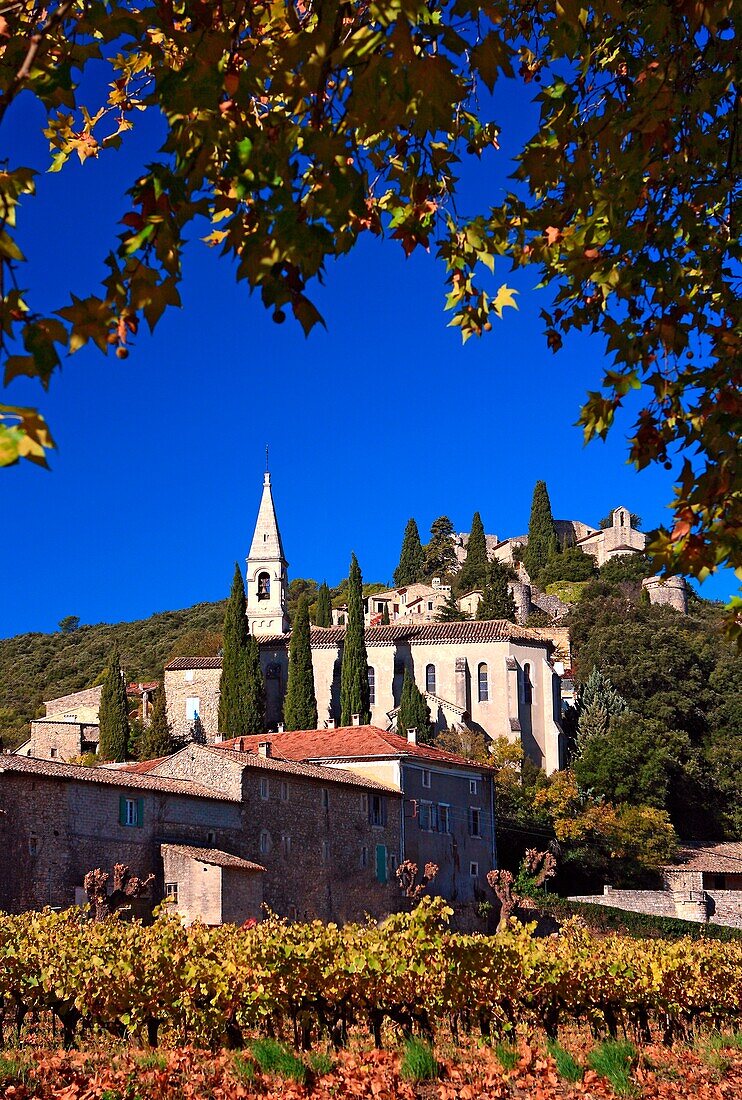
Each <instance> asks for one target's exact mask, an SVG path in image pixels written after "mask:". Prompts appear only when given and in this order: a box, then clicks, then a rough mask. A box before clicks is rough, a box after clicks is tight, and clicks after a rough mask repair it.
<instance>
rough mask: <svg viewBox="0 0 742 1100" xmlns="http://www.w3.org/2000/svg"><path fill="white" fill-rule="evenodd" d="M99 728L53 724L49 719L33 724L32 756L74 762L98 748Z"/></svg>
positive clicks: (78, 724) (83, 725)
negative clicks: (76, 758)
mask: <svg viewBox="0 0 742 1100" xmlns="http://www.w3.org/2000/svg"><path fill="white" fill-rule="evenodd" d="M98 734H99V730H98V726H93V725H86V724H85V723H84V722H69V721H67V722H63V721H59V722H52V721H50V720H49V719H46V718H45V719H43V720H42V721H36V722H32V723H31V753H30V755H31V756H35V757H38V758H39V759H42V760H59V761H62V762H65V761H69V760H73V759H74V758H75V757H78V756H80V755H81V754H82V753H85V752H96V751H97V748H98Z"/></svg>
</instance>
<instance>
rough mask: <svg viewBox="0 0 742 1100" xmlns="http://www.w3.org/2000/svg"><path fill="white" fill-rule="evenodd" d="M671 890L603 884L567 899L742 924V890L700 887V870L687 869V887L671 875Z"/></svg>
mask: <svg viewBox="0 0 742 1100" xmlns="http://www.w3.org/2000/svg"><path fill="white" fill-rule="evenodd" d="M671 878H672V880H673V882H674V883H675V889H674V890H669V889H668V890H615V889H614V888H613V887H612V886H606V887H605V888H604V892H603V893H602V894H597V895H592V896H589V897H573V898H570V899H569V900H570V901H583V902H589V903H590V904H592V905H610V906H613V907H614V908H615V909H626V910H628V911H630V912H632V913H649V914H651V915H652V916H655V917H676V918H678V919H679V920H691V921H698V922H700V923H705V922H706V921H707V920H708V921H709V922H710V923H711V924H722V925H726V926H728V927H732V928H742V890H699V889H696V885H697V883H698V882H699V881H700V878H701V876H700V873H693V872H689V873H688V881H687V883H686V887H689V888H684V889H681V888H679V887H680V879H679V877H678V876H677V875H675V874H673V875H672V876H671Z"/></svg>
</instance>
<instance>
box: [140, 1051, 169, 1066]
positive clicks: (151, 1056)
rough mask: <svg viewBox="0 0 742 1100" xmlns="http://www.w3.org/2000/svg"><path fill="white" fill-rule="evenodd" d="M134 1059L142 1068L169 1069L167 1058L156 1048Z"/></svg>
mask: <svg viewBox="0 0 742 1100" xmlns="http://www.w3.org/2000/svg"><path fill="white" fill-rule="evenodd" d="M134 1061H135V1062H136V1064H137V1065H138V1066H139V1068H140V1069H167V1058H164V1057H163V1056H162V1054H158V1053H157V1052H156V1051H154V1050H148V1051H147V1053H146V1054H140V1055H139V1056H138V1057H137V1058H135V1059H134Z"/></svg>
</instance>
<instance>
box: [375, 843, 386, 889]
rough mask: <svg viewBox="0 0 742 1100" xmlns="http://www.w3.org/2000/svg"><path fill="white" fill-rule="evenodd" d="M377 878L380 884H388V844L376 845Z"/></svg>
mask: <svg viewBox="0 0 742 1100" xmlns="http://www.w3.org/2000/svg"><path fill="white" fill-rule="evenodd" d="M376 877H377V879H378V880H379V882H382V883H384V882H386V844H377V845H376Z"/></svg>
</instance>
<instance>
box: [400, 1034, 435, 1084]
mask: <svg viewBox="0 0 742 1100" xmlns="http://www.w3.org/2000/svg"><path fill="white" fill-rule="evenodd" d="M438 1072H439V1067H438V1060H437V1058H436V1056H435V1054H434V1052H433V1048H432V1047H431V1046H430V1044H429V1043H425V1042H423V1040H422V1039H408V1040H407V1042H406V1043H405V1047H404V1055H403V1056H402V1064H401V1066H400V1074H401V1075H402V1077H404V1078H405V1080H407V1081H432V1080H433V1079H434V1078H436V1077H437V1076H438Z"/></svg>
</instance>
